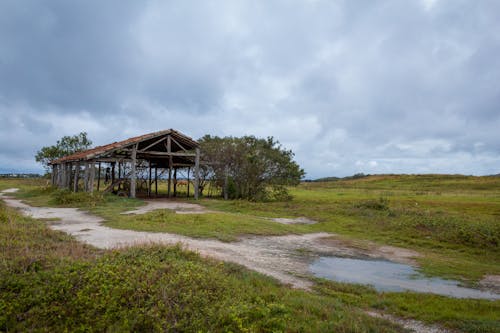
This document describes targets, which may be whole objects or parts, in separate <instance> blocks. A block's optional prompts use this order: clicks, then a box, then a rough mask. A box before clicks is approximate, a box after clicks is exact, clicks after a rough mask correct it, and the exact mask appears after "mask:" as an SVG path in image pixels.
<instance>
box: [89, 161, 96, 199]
mask: <svg viewBox="0 0 500 333" xmlns="http://www.w3.org/2000/svg"><path fill="white" fill-rule="evenodd" d="M94 179H95V163H94V162H92V163H90V175H89V192H90V193H92V192H94Z"/></svg>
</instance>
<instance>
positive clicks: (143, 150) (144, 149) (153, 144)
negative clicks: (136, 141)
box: [137, 135, 169, 153]
mask: <svg viewBox="0 0 500 333" xmlns="http://www.w3.org/2000/svg"><path fill="white" fill-rule="evenodd" d="M168 136H169V135H168ZM168 136H164V137H163V138H161V139H159V140H156V141H155V142H153V143H152V144H150V145H149V146H147V147H146V148H142V149H141V150H138V151H137V152H138V153H143V152H145V151H146V150H147V149H148V148H151V147H153V146H155V145H157V144H159V143H160V142H162V141H165V140H166V139H167V137H168Z"/></svg>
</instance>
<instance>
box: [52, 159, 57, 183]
mask: <svg viewBox="0 0 500 333" xmlns="http://www.w3.org/2000/svg"><path fill="white" fill-rule="evenodd" d="M56 177H57V169H56V165H55V164H52V179H51V183H52V186H55V185H56Z"/></svg>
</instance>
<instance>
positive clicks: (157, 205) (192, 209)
mask: <svg viewBox="0 0 500 333" xmlns="http://www.w3.org/2000/svg"><path fill="white" fill-rule="evenodd" d="M144 201H145V202H146V204H145V205H144V206H142V207H139V208H138V209H136V210H131V211H128V212H124V213H122V214H124V215H129V214H134V215H139V214H145V213H148V212H152V211H154V210H158V209H171V210H173V211H175V213H177V214H205V213H209V212H210V211H209V210H207V209H206V208H205V207H203V206H202V205H198V204H193V203H187V202H181V201H171V200H164V199H163V200H162V199H147V200H144Z"/></svg>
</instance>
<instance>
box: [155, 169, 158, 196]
mask: <svg viewBox="0 0 500 333" xmlns="http://www.w3.org/2000/svg"><path fill="white" fill-rule="evenodd" d="M155 194H156V195H158V167H157V166H156V167H155Z"/></svg>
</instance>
